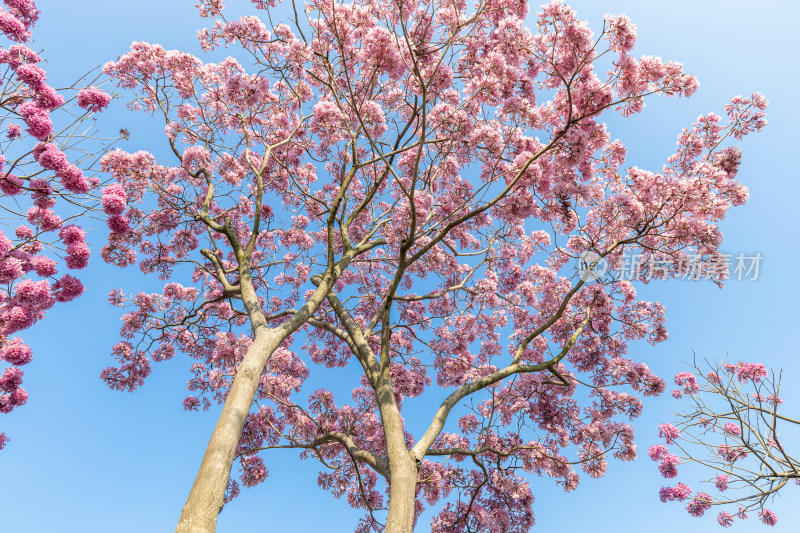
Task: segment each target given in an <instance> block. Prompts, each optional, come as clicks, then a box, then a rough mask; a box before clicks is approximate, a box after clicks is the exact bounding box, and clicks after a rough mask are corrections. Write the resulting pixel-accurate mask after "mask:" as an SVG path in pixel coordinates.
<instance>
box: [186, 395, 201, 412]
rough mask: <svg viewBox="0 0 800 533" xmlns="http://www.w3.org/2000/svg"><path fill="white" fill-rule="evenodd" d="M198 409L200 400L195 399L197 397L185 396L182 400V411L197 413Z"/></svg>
mask: <svg viewBox="0 0 800 533" xmlns="http://www.w3.org/2000/svg"><path fill="white" fill-rule="evenodd" d="M199 407H200V400H198V399H197V396H187V397H186V398H184V399H183V409H184V411H197V410H199Z"/></svg>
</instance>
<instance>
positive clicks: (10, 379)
mask: <svg viewBox="0 0 800 533" xmlns="http://www.w3.org/2000/svg"><path fill="white" fill-rule="evenodd" d="M22 374H23V373H22V370H20V369H19V368H17V367H13V366H12V367H11V368H6V370H5V372H3V375H2V376H0V390H2V391H3V392H7V393H11V392H14V391H15V390H16V389H18V388H19V386H20V385H22Z"/></svg>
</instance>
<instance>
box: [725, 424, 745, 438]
mask: <svg viewBox="0 0 800 533" xmlns="http://www.w3.org/2000/svg"><path fill="white" fill-rule="evenodd" d="M725 433H727V434H728V435H731V436H734V437H738V436H739V435H741V434H742V430H741V429H739V426H737V425H736V424H734V423H733V422H728V423H727V424H725Z"/></svg>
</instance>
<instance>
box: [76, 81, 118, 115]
mask: <svg viewBox="0 0 800 533" xmlns="http://www.w3.org/2000/svg"><path fill="white" fill-rule="evenodd" d="M110 101H111V95H110V94H108V93H107V92H105V91H101V90H100V89H98V88H96V87H87V88H86V89H83V90H81V92H80V93H78V105H79V106H80V107H82V108H83V109H86V110H87V111H92V112H94V113H98V112H100V111H102V110H103V109H105V108H106V107H107V106H108V103H109V102H110Z"/></svg>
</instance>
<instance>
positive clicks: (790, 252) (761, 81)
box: [0, 0, 800, 533]
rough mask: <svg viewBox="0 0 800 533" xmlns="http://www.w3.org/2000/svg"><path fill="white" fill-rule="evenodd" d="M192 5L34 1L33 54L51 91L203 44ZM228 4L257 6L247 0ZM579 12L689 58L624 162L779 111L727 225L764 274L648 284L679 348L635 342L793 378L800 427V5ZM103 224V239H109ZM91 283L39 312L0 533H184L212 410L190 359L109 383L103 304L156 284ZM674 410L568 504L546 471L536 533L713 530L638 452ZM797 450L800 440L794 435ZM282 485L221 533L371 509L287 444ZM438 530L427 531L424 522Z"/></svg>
mask: <svg viewBox="0 0 800 533" xmlns="http://www.w3.org/2000/svg"><path fill="white" fill-rule="evenodd" d="M193 3H194V2H193V1H192V0H180V1H178V0H158V1H156V0H137V1H136V2H110V1H107V0H105V1H102V0H79V1H72V2H64V1H56V0H40V1H39V2H38V4H39V6H40V8H41V9H42V12H43V16H42V19H41V20H40V22H39V24H38V25H37V27H36V31H35V35H36V39H37V40H36V47H38V48H43V49H45V51H46V52H45V57H46V58H47V59H48V61H49V65H48V68H47V70H48V73H49V75H50V79H51V82H52V83H53V84H55V85H58V84H63V83H66V82H68V81H69V77H71V76H72V74H74V73H76V72H80V71H83V70H89V69H90V68H91V67H93V66H96V65H99V64H102V63H104V62H106V61H108V60H111V59H114V58H116V56H117V55H119V54H121V53H124V52H125V51H126V50H127V49H128V47H129V45H130V43H131V41H134V40H144V41H150V42H158V43H160V44H162V45H164V46H165V47H166V48H182V49H186V50H190V51H193V52H195V53H199V50H198V47H197V45H196V39H195V33H196V30H197V29H198V28H200V27H202V25H203V23H204V22H207V21H201V20H200V19H199V18H198V17H197V16H196V14H195V10H194V7H193V6H192V4H193ZM228 3H229V4H231V5H232V6H241V7H242V8H243V9H249V8H250V5H251V4H250V2H248V1H246V0H230V1H229V2H228ZM571 5H572V6H573V7H575V8H576V9H577V10H578V13H579V15H580V16H581V18H584V19H587V20H589V22H590V23H591V24H592V26H593V28H595V29H599V28H600V27H601V25H602V17H603V15H604V14H605V13H607V12H611V13H622V12H624V13H627V14H628V15H629V16H630V17H631V19H632V20H633V21H634V23H635V24H636V25H637V26H638V29H639V44H638V45H637V54H653V55H659V56H662V57H664V58H665V59H673V60H678V61H682V62H683V63H684V65H685V67H686V69H687V70H688V71H689V72H692V73H694V74H696V75H697V76H698V77H699V79H700V83H701V87H700V90H699V92H698V93H697V94H696V95H695V96H694V97H693V98H691V99H688V100H675V99H670V100H663V99H662V100H658V99H657V100H651V101H650V103H649V104H648V107H647V109H646V110H645V112H644V113H642V114H641V115H640V116H638V117H636V118H635V119H634V120H628V121H623V122H620V121H615V122H614V123H613V124H612V125H611V132H612V137H619V138H621V139H622V140H623V141H624V142H625V143H626V144H627V145H628V147H629V160H628V163H630V164H637V165H639V166H641V167H643V168H654V169H655V168H659V167H660V166H661V164H662V162H663V160H664V158H665V157H667V156H668V155H669V154H670V153H671V151H672V150H673V148H674V141H675V138H676V135H677V133H678V132H679V131H680V129H681V128H683V127H685V126H687V125H689V124H690V123H691V122H692V121H693V120H694V119H695V118H696V117H697V115H699V114H701V113H705V112H708V111H715V112H718V113H721V112H722V106H723V105H724V104H725V103H726V101H727V100H728V98H729V97H731V96H733V95H736V94H749V93H750V92H752V91H755V90H758V91H761V92H763V93H765V94H766V95H767V97H768V99H769V100H770V103H771V105H770V108H769V126H768V128H767V129H766V130H765V132H763V133H761V134H759V135H754V136H751V137H749V138H748V139H747V140H746V142H745V143H744V146H743V149H744V162H743V165H742V168H741V172H740V179H741V180H742V181H743V182H744V183H745V184H747V185H748V186H749V187H750V191H751V200H750V202H749V203H748V204H747V205H746V206H744V207H741V208H737V209H734V210H732V211H731V213H730V216H729V218H728V220H727V221H726V222H725V223H724V225H723V229H724V231H725V234H726V241H725V245H724V248H725V250H727V251H728V252H730V253H733V254H736V253H738V252H740V251H741V252H746V253H754V252H760V253H761V254H762V256H763V257H764V262H763V263H762V271H761V277H760V279H759V280H758V281H755V282H731V283H729V284H728V286H727V287H726V288H725V289H723V290H718V289H717V288H716V287H715V286H713V285H712V284H710V283H691V282H681V281H670V282H661V283H652V284H651V285H649V286H648V287H646V288H643V289H642V290H641V292H640V294H642V295H645V296H648V297H652V298H656V299H658V300H660V301H661V302H663V303H664V304H665V305H666V306H667V309H668V323H667V325H668V328H669V331H670V339H669V340H668V341H667V342H665V343H662V344H661V345H659V346H657V347H655V348H653V347H650V346H648V345H644V344H640V345H636V346H635V347H634V352H635V353H634V355H635V358H636V359H637V360H641V361H645V362H647V363H648V364H649V365H650V366H651V367H652V368H654V369H655V370H656V371H657V372H659V373H660V375H662V376H663V377H665V378H669V377H670V376H671V375H673V374H674V373H675V372H677V371H680V370H681V368H682V366H681V361H684V360H688V359H690V358H691V354H692V351H691V350H692V349H694V350H695V351H696V352H697V353H698V355H699V356H702V357H711V358H713V357H722V356H724V355H725V354H726V353H728V354H730V358H731V359H734V360H739V359H742V360H759V361H762V362H764V363H765V364H767V365H768V366H771V367H776V368H783V369H784V379H785V385H788V386H785V388H784V394H783V397H784V399H785V401H786V412H787V414H790V415H791V414H793V415H794V416H795V417H797V416H800V387H794V388H792V387H791V385H792V384H794V383H800V362H798V358H797V348H796V334H797V331H798V330H799V329H800V328H798V326H797V323H798V312H797V301H798V300H800V291H799V290H798V282H800V252H799V251H798V245H799V244H800V243H799V242H798V241H800V239H798V238H797V212H798V209H797V205H798V200H800V180H798V175H797V168H798V166H797V162H796V158H797V157H798V155H800V154H799V152H800V151H799V150H798V140H800V136H799V135H798V133H797V129H796V128H797V126H798V124H800V116H798V115H799V114H800V112H798V105H797V96H796V95H797V91H798V89H797V86H798V83H799V82H800V77H799V76H798V73H797V67H796V65H795V63H796V58H797V57H798V52H800V46H798V41H797V40H796V24H797V20H798V19H800V7H799V6H798V4H796V3H794V2H789V1H784V2H779V1H762V2H760V3H759V4H758V7H756V5H755V4H754V3H753V2H752V1H747V2H745V1H741V0H737V1H724V2H723V1H710V0H706V1H699V0H674V1H671V2H642V1H638V2H637V1H632V0H631V1H622V0H607V1H597V0H594V1H590V0H581V1H575V2H572V3H571ZM116 104H117V105H116V110H114V111H111V112H110V113H109V115H108V116H106V117H104V119H103V123H102V124H103V125H104V126H107V127H109V128H113V129H112V131H115V130H116V129H118V128H120V127H126V128H128V129H129V130H131V132H132V133H133V137H132V140H131V141H130V142H129V143H128V145H127V147H128V149H130V150H138V149H141V148H144V149H149V150H152V151H153V152H154V153H156V154H164V153H165V151H164V148H165V146H163V145H162V144H159V143H160V141H161V140H162V136H161V135H160V134H159V130H160V128H161V126H160V125H156V126H155V127H153V126H152V125H148V124H147V121H146V120H145V119H144V117H142V116H137V115H132V114H131V113H128V112H126V111H125V110H124V109H123V106H122V105H121V104H120V103H119V101H117V102H116ZM102 238H103V234H102V228H101V230H100V231H99V232H97V233H94V234H93V235H92V236H91V239H92V241H93V242H94V243H96V244H97V243H99V242H100V241H101V240H102ZM94 259H95V260H94V261H93V263H92V265H91V266H90V268H89V269H88V270H87V271H85V273H83V274H82V278H83V279H84V280H86V281H87V285H88V287H89V290H88V292H87V293H86V294H85V295H84V296H83V297H81V298H80V299H79V300H78V301H76V302H73V303H71V304H66V305H59V306H56V308H55V309H53V310H52V311H51V312H50V313H49V314H48V317H47V319H46V320H45V321H43V322H40V323H39V324H38V325H37V326H36V327H35V328H33V329H31V330H29V331H27V332H25V338H26V339H27V341H28V342H29V343H30V344H31V345H32V346H33V348H34V355H35V360H34V362H33V363H31V364H30V365H29V366H27V367H26V368H25V386H26V388H27V390H28V392H29V393H30V395H31V397H30V400H29V402H28V404H27V405H26V406H24V407H23V408H20V409H18V410H16V411H14V413H12V414H11V415H3V417H2V426H1V427H2V430H3V431H4V432H6V433H7V434H8V435H10V436H11V438H12V440H11V442H10V443H9V445H8V447H7V448H6V449H5V450H4V451H3V452H1V453H0V531H2V532H6V531H8V532H11V531H19V532H64V533H72V532H76V533H77V532H80V533H107V532H119V533H127V532H131V533H132V532H137V533H138V532H156V531H170V530H172V529H174V526H175V524H176V522H177V518H178V515H179V512H180V508H181V506H182V505H183V503H184V500H185V497H186V495H187V493H188V489H189V487H190V485H191V482H192V480H193V478H194V473H195V471H196V468H197V466H198V464H199V460H200V457H201V456H202V453H203V450H204V448H205V444H206V442H207V439H208V436H209V435H210V432H211V428H212V427H213V424H214V422H215V412H214V411H213V410H212V411H211V412H209V413H204V414H197V413H188V414H187V413H184V411H183V410H182V408H181V400H182V399H183V398H184V396H185V394H186V393H185V382H186V379H187V362H186V359H181V358H176V359H175V360H173V361H170V362H168V363H160V364H157V365H155V368H154V372H153V375H152V376H151V377H150V378H149V380H148V382H147V384H146V385H145V386H144V387H143V388H142V389H141V390H139V391H137V392H135V393H133V394H127V393H120V392H112V391H110V390H109V389H107V388H106V386H105V384H104V383H103V382H102V381H101V380H100V379H99V373H100V371H101V370H102V369H103V368H104V367H106V366H108V365H109V364H110V363H111V358H110V356H109V349H110V346H111V345H112V344H113V343H114V342H116V340H117V331H118V327H119V314H118V310H117V309H115V308H112V307H110V306H109V305H108V304H107V303H106V296H107V292H108V290H109V289H111V288H116V287H122V288H124V289H126V290H131V289H134V288H140V287H144V288H145V289H150V288H155V284H154V281H157V280H148V281H144V282H143V281H142V279H141V278H140V277H139V276H138V275H137V273H136V272H135V271H133V270H130V271H123V272H121V271H119V270H116V269H112V268H110V267H107V266H106V265H104V264H102V261H101V260H100V258H99V254H95V257H94ZM676 406H677V404H676V402H675V401H673V400H671V399H669V398H667V397H666V396H664V397H662V398H659V399H655V400H652V399H650V400H649V401H647V402H645V410H646V414H645V415H644V416H642V417H641V418H640V419H639V420H638V422H637V423H636V429H637V435H638V439H637V440H638V442H639V444H640V451H641V452H642V453H641V454H640V455H641V457H640V459H639V460H637V461H635V462H634V463H627V464H626V463H620V462H612V464H611V466H610V468H609V472H608V474H607V475H606V476H605V477H604V478H602V479H600V480H590V479H588V478H587V476H582V478H583V482H582V484H581V486H580V488H579V489H578V490H577V492H575V493H572V494H568V495H567V494H564V493H563V491H561V489H560V488H558V487H557V486H556V485H555V484H554V483H553V482H552V480H550V479H547V478H542V479H532V480H531V481H532V487H533V492H534V495H535V497H536V503H535V504H534V510H535V513H536V518H537V525H536V526H535V527H534V530H533V531H545V532H552V531H556V530H559V531H581V530H591V531H599V532H605V531H608V532H611V531H614V532H618V531H623V532H624V531H649V532H654V533H661V532H668V531H674V530H675V529H676V528H680V530H682V531H683V532H684V533H690V532H700V531H709V530H711V531H714V530H716V529H714V528H717V527H718V526H717V525H716V521H715V519H714V516H713V515H709V516H706V517H705V518H703V519H695V518H691V517H689V516H688V515H687V513H686V512H685V511H684V510H683V509H682V506H681V505H679V504H670V505H667V504H662V503H660V502H659V501H658V498H657V493H658V488H659V487H660V486H661V485H662V481H663V480H662V479H660V478H659V477H658V475H657V472H656V468H655V465H654V463H651V462H650V461H649V459H648V458H647V457H646V455H645V454H644V453H643V452H644V450H645V449H646V447H647V446H649V445H650V444H652V443H654V442H655V441H656V438H655V437H656V429H655V427H656V425H657V424H658V423H659V422H661V421H664V420H665V419H667V418H669V411H670V410H671V409H673V408H675V407H676ZM786 444H788V446H789V447H790V448H793V449H794V450H795V453H800V440H795V441H794V442H787V443H786ZM266 462H267V465H268V468H269V470H270V478H269V479H268V481H267V482H266V483H264V484H262V485H260V486H259V487H257V488H256V489H254V490H243V491H242V495H241V496H240V497H239V498H238V499H237V500H235V501H234V502H233V503H232V504H231V505H228V506H226V508H225V510H224V511H223V513H222V515H221V517H220V522H219V528H218V531H219V532H220V533H228V532H237V533H251V532H253V533H255V532H262V531H269V532H279V533H284V532H286V533H293V532H311V531H318V530H325V531H335V532H339V531H342V532H347V531H352V528H353V526H354V525H355V522H356V519H357V517H358V514H357V513H355V512H353V511H352V510H350V509H349V507H348V506H347V504H346V503H345V502H343V501H337V500H335V499H333V498H332V497H331V496H330V495H329V494H328V493H325V492H322V491H321V490H320V489H318V488H317V485H316V472H317V469H316V466H315V465H314V463H312V462H299V461H298V460H296V454H295V453H293V452H291V451H279V452H276V453H274V454H273V455H271V456H267V457H266ZM798 495H800V489H798V488H797V487H790V488H789V489H787V492H786V494H785V495H784V496H783V498H779V499H778V500H777V501H776V502H775V503H774V504H773V505H772V506H771V507H772V508H773V509H774V510H775V511H777V512H778V514H779V520H780V521H779V524H778V526H777V527H776V528H775V531H786V532H788V531H796V530H797V527H798V525H800V510H798V506H797V505H796V504H795V505H792V503H793V502H796V501H797V498H798ZM427 529H428V526H427V522H423V523H420V525H419V527H418V531H426V530H427ZM735 530H736V531H740V532H748V531H767V530H768V528H767V526H763V525H761V524H760V522H758V521H757V519H756V518H754V517H751V519H750V520H748V521H747V522H737V524H736V525H735Z"/></svg>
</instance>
